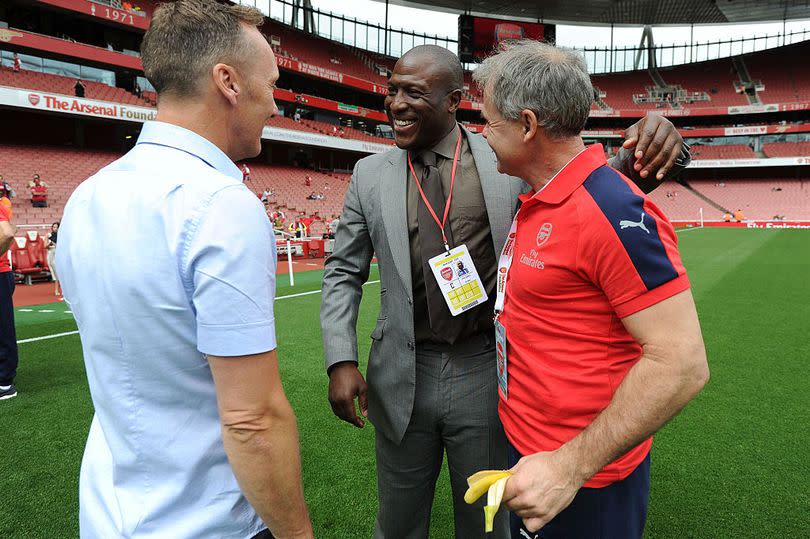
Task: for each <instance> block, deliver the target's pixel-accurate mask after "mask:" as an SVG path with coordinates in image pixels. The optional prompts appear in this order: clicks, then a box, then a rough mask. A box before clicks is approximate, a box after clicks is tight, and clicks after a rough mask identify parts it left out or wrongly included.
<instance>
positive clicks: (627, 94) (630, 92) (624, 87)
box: [591, 71, 662, 110]
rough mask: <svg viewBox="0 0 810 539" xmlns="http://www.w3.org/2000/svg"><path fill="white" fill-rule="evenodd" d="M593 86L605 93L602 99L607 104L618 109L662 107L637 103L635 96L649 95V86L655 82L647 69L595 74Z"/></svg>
mask: <svg viewBox="0 0 810 539" xmlns="http://www.w3.org/2000/svg"><path fill="white" fill-rule="evenodd" d="M591 81H592V83H593V86H594V87H595V88H597V89H598V90H601V91H602V92H604V93H605V97H604V98H603V99H602V100H603V101H604V102H605V104H606V105H608V106H609V107H610V108H612V109H616V110H630V109H631V110H638V109H641V110H656V109H660V108H662V106H659V104H656V103H636V102H635V101H633V96H634V95H638V94H643V95H647V87H649V86H654V85H655V83H654V82H653V80H652V79H651V78H650V76H649V75H648V74H647V73H646V72H645V71H634V72H631V73H612V74H610V75H593V76H592V77H591Z"/></svg>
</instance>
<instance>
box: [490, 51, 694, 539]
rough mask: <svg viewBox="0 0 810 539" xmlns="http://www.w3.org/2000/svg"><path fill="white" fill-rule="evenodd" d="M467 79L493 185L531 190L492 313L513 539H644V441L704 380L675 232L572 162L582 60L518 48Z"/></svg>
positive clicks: (583, 153) (616, 178)
mask: <svg viewBox="0 0 810 539" xmlns="http://www.w3.org/2000/svg"><path fill="white" fill-rule="evenodd" d="M475 77H476V79H477V80H478V82H479V84H480V85H481V87H482V88H483V89H484V116H485V118H486V120H487V125H486V129H485V131H484V136H485V137H486V138H487V141H488V143H489V145H490V146H491V147H492V149H493V151H494V152H495V155H496V156H497V160H498V171H499V172H502V173H505V174H510V175H513V176H518V177H520V178H522V179H523V180H524V181H525V182H526V183H527V184H528V185H529V186H530V187H531V190H530V191H529V192H528V193H527V194H525V195H523V196H522V197H521V200H522V206H521V207H520V209H519V211H518V213H517V215H516V216H515V219H514V222H513V224H512V229H511V230H510V233H509V236H508V239H507V242H506V245H505V246H504V249H503V253H502V255H501V258H500V262H499V268H498V272H499V280H498V290H497V291H498V297H497V300H496V307H495V310H496V314H497V318H496V335H497V337H498V344H499V345H501V346H500V347H499V351H500V350H501V348H504V349H505V355H504V357H503V358H502V357H499V370H498V378H499V389H500V405H499V414H500V417H501V420H502V422H503V425H504V429H505V431H506V435H507V438H508V441H509V443H510V446H511V447H510V461H511V462H510V465H514V467H513V468H512V471H513V473H514V475H513V476H512V477H511V478H510V480H509V482H508V483H507V486H506V491H505V493H504V500H505V503H506V505H507V507H508V508H509V509H510V510H511V511H512V512H513V513H514V515H516V517H513V525H512V537H513V539H518V538H525V537H528V538H530V539H533V538H534V537H538V535H537V532H538V530H540V529H542V531H541V532H540V534H541V535H539V537H542V538H543V539H547V538H566V539H571V538H575V539H576V538H582V539H586V538H591V537H621V538H625V539H627V538H636V537H641V536H642V534H643V531H644V524H645V521H646V516H647V502H648V495H649V484H650V467H649V465H650V464H649V463H650V456H649V453H650V446H651V444H652V434H653V433H654V432H656V431H657V430H658V429H660V428H661V427H662V426H663V425H664V424H665V423H666V422H667V421H668V420H669V419H671V418H672V417H673V416H675V414H677V413H678V411H679V410H680V409H681V408H683V406H685V405H686V403H687V402H688V401H689V400H691V399H692V398H693V397H694V396H695V395H696V394H697V392H698V391H700V389H701V388H702V387H703V385H704V384H705V383H706V381H707V379H708V366H707V363H706V355H705V350H704V347H703V338H702V335H701V332H700V326H699V324H698V319H697V314H696V311H695V306H694V303H693V300H692V294H691V291H690V287H689V280H688V278H687V276H686V271H685V270H684V267H683V264H682V263H681V260H680V256H679V254H678V244H677V238H676V235H675V232H674V230H673V227H672V225H671V224H670V223H669V221H667V219H666V217H664V215H663V214H662V213H661V211H660V210H659V209H658V208H657V207H656V206H655V204H653V203H652V202H651V201H650V200H649V199H648V198H647V197H646V196H645V195H644V194H643V193H642V192H641V191H640V190H639V189H638V188H637V187H636V186H635V185H634V184H633V183H632V182H631V181H629V180H628V179H627V178H625V177H624V176H623V175H622V174H620V173H619V172H618V171H616V170H615V169H612V168H610V167H609V166H608V165H607V162H606V159H605V154H604V150H603V148H602V146H601V145H598V144H597V145H593V146H590V147H585V145H584V143H583V141H582V138H581V136H580V133H581V131H582V129H583V127H584V126H585V122H586V120H587V119H588V112H589V110H590V105H591V101H592V96H593V89H592V86H591V83H590V79H589V77H588V73H587V70H586V68H585V64H584V61H583V60H582V58H581V57H580V56H579V55H577V54H576V53H574V52H572V51H566V50H563V49H557V48H555V47H553V46H551V45H547V44H543V43H539V42H534V41H525V42H519V43H517V44H515V45H514V46H512V47H511V48H510V49H508V50H507V51H505V52H501V53H499V54H497V55H496V56H493V57H491V58H489V59H488V60H486V61H485V62H484V63H483V64H482V65H481V66H480V67H479V68H478V70H477V71H476V73H475ZM501 362H502V364H503V366H501ZM521 520H522V522H521Z"/></svg>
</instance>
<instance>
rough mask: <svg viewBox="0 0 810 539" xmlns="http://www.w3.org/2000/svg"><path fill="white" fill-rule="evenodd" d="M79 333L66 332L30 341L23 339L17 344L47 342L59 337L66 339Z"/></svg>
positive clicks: (34, 338) (33, 338)
mask: <svg viewBox="0 0 810 539" xmlns="http://www.w3.org/2000/svg"><path fill="white" fill-rule="evenodd" d="M77 333H79V331H78V330H76V331H66V332H65V333H54V334H53V335H43V336H42V337H32V338H30V339H23V340H21V341H17V344H23V343H27V342H36V341H46V340H48V339H55V338H57V337H66V336H68V335H76V334H77Z"/></svg>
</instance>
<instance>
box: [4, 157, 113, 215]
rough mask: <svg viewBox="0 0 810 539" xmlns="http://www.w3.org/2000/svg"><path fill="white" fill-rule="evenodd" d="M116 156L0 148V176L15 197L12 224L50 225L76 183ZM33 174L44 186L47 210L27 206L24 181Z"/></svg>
mask: <svg viewBox="0 0 810 539" xmlns="http://www.w3.org/2000/svg"><path fill="white" fill-rule="evenodd" d="M118 157H120V154H116V153H114V152H93V151H85V150H76V149H62V148H45V147H29V146H0V174H2V175H3V177H4V179H5V181H7V182H8V183H9V184H11V187H12V188H13V189H14V191H16V193H17V197H16V198H15V199H13V200H12V203H13V204H14V221H15V222H16V223H17V224H23V225H33V224H37V225H50V224H51V223H53V222H54V221H58V220H60V219H61V217H62V211H63V210H64V206H65V203H66V202H67V199H68V197H69V196H70V194H71V193H72V192H73V190H74V189H75V188H76V186H77V185H79V183H81V182H82V181H84V180H85V179H86V178H87V177H89V176H90V175H92V174H94V173H95V172H96V171H98V170H99V169H100V168H102V167H104V166H105V165H107V164H109V163H110V162H112V161H114V160H115V159H117V158H118ZM34 173H37V174H39V175H40V176H41V177H42V179H43V180H44V181H45V182H46V183H47V184H48V207H47V208H34V207H32V206H31V202H30V199H31V195H30V192H29V190H28V186H27V184H28V180H30V179H31V176H32V175H33V174H34Z"/></svg>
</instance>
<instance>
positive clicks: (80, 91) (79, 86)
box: [73, 79, 85, 97]
mask: <svg viewBox="0 0 810 539" xmlns="http://www.w3.org/2000/svg"><path fill="white" fill-rule="evenodd" d="M84 91H85V87H84V83H83V82H82V80H81V79H76V84H74V85H73V92H74V93H75V94H76V97H84Z"/></svg>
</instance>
